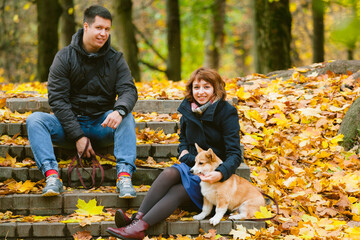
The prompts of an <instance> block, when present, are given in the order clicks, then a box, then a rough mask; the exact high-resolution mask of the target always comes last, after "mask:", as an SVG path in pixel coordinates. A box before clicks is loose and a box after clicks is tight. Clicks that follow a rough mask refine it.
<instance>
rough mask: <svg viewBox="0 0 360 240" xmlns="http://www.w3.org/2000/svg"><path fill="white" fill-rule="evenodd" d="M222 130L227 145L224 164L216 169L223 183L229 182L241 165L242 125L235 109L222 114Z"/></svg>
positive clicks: (232, 108)
mask: <svg viewBox="0 0 360 240" xmlns="http://www.w3.org/2000/svg"><path fill="white" fill-rule="evenodd" d="M220 116H221V119H222V120H221V128H222V133H223V139H224V144H225V152H226V154H225V156H226V158H225V159H223V163H222V164H221V165H220V166H219V167H218V168H217V169H216V171H219V172H221V173H222V175H223V178H222V179H221V181H225V180H227V179H228V178H229V177H230V176H231V175H232V174H234V173H235V171H236V169H237V168H238V167H239V166H240V163H241V160H242V159H241V156H242V153H241V148H240V125H239V115H238V114H237V110H236V108H234V107H231V108H230V110H229V109H228V111H227V112H226V113H225V114H221V115H220Z"/></svg>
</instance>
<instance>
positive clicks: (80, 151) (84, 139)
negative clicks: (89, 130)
mask: <svg viewBox="0 0 360 240" xmlns="http://www.w3.org/2000/svg"><path fill="white" fill-rule="evenodd" d="M88 140H89V145H88V148H87V149H86V152H84V149H85V147H86V143H87V141H88ZM76 149H77V152H78V154H79V156H81V155H82V156H84V157H85V156H86V157H88V158H90V157H91V156H95V151H94V149H93V148H92V146H91V142H90V139H88V138H87V137H82V138H80V139H79V140H77V141H76Z"/></svg>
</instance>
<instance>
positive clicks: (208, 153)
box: [206, 148, 215, 161]
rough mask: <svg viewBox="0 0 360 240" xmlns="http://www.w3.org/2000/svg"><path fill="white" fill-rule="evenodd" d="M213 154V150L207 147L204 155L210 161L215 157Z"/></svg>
mask: <svg viewBox="0 0 360 240" xmlns="http://www.w3.org/2000/svg"><path fill="white" fill-rule="evenodd" d="M214 155H215V154H214V151H213V150H212V149H211V148H209V149H208V150H207V152H206V156H207V157H208V158H209V159H210V160H211V161H212V160H214V159H215V156H214Z"/></svg>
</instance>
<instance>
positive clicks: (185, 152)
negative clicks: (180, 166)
mask: <svg viewBox="0 0 360 240" xmlns="http://www.w3.org/2000/svg"><path fill="white" fill-rule="evenodd" d="M188 153H189V151H188V150H186V149H185V150H182V151H181V153H180V156H179V158H178V159H179V160H180V158H182V157H183V156H184V155H186V154H188Z"/></svg>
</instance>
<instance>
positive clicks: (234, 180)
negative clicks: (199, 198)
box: [190, 144, 265, 226]
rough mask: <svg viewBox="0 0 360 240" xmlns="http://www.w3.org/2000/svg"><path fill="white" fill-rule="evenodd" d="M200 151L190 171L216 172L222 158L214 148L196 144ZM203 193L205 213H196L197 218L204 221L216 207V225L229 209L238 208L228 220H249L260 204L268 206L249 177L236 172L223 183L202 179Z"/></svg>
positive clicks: (199, 174) (204, 173)
mask: <svg viewBox="0 0 360 240" xmlns="http://www.w3.org/2000/svg"><path fill="white" fill-rule="evenodd" d="M195 146H196V149H197V151H198V154H197V156H196V158H195V165H194V166H193V167H192V168H191V170H190V171H191V172H192V173H193V174H195V175H198V176H201V175H206V174H207V173H209V172H212V171H214V170H215V169H216V168H217V167H218V166H219V165H220V164H221V163H222V160H221V159H220V158H219V157H218V156H216V154H215V153H214V152H213V150H212V149H211V148H209V149H208V150H207V151H205V150H203V149H201V148H200V147H199V146H198V145H197V144H195ZM200 187H201V193H202V195H203V196H204V204H203V207H202V212H201V213H200V214H198V215H195V216H194V217H193V218H194V219H195V220H202V219H204V218H205V217H206V216H208V215H209V214H210V213H211V210H212V208H213V205H215V206H216V209H215V215H214V216H213V217H212V218H210V220H209V221H210V223H211V224H212V225H214V226H215V225H217V224H218V223H219V222H220V220H221V219H222V217H223V216H224V214H225V213H226V211H227V210H228V209H229V210H230V211H238V212H239V213H238V214H234V215H231V216H230V217H229V219H234V220H239V219H248V218H251V217H253V216H254V213H255V212H256V211H259V210H260V206H265V199H264V197H263V195H262V194H261V193H260V191H259V190H258V189H257V188H256V187H255V186H254V185H252V184H251V183H250V182H249V181H247V180H246V179H244V178H242V177H239V176H237V175H236V174H233V175H232V176H231V177H230V178H229V179H227V180H226V181H224V182H215V183H209V182H204V181H201V182H200Z"/></svg>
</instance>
